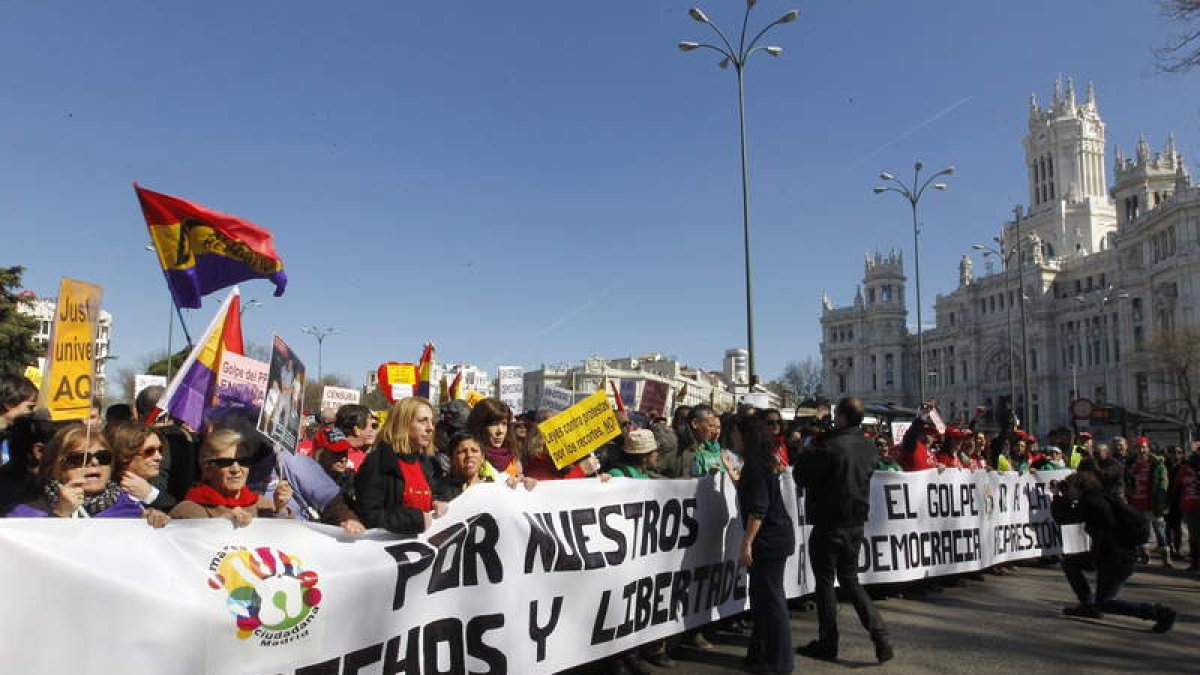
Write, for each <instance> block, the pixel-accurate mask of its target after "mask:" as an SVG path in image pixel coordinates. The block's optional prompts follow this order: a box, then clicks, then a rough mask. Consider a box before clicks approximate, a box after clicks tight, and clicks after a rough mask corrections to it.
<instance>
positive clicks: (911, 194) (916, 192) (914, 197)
mask: <svg viewBox="0 0 1200 675" xmlns="http://www.w3.org/2000/svg"><path fill="white" fill-rule="evenodd" d="M923 168H925V165H924V164H922V163H921V162H919V161H918V162H915V163H914V164H913V180H912V183H910V184H908V185H905V184H904V181H902V180H900V179H899V178H896V176H895V175H893V174H890V173H888V172H886V171H884V172H882V173H880V174H879V178H880V179H881V180H883V181H884V182H885V183H892V185H885V186H883V187H877V188H875V194H877V195H878V194H883V193H884V192H895V193H896V194H898V195H900V196H901V197H904V199H906V200H907V201H908V203H909V205H910V206H912V224H913V274H914V275H915V276H916V280H917V368H918V370H917V399H918V401H917V402H918V405H920V404H922V403H924V402H925V333H924V326H923V325H922V323H921V245H920V233H921V230H920V227H918V225H917V204H919V203H920V202H921V197H922V196H923V195H924V194H925V190H927V189H928V188H930V187H932V188H933V189H935V190H945V189H946V188H947V187H948V186H947V185H946V184H945V183H935V182H934V181H935V180H937V179H938V178H941V177H942V176H949V175H950V174H952V173H954V167H952V166H948V167H946V168H944V169H942V170H941V171H939V172H937V173H935V174H933V175H932V176H930V177H929V178H926V179H925V182H923V183H922V182H921V169H923Z"/></svg>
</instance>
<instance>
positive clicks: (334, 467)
mask: <svg viewBox="0 0 1200 675" xmlns="http://www.w3.org/2000/svg"><path fill="white" fill-rule="evenodd" d="M353 449H354V446H353V445H352V444H351V443H350V441H349V440H348V439H347V438H346V435H345V434H344V433H342V430H341V429H339V428H338V427H335V426H324V427H321V428H320V429H317V433H315V434H313V457H314V459H316V460H317V464H320V465H321V468H322V469H324V470H325V475H327V476H329V478H330V479H332V480H333V482H334V483H337V486H338V489H339V490H340V491H341V495H342V498H343V499H344V500H346V504H348V505H351V506H353V504H354V472H353V471H351V470H350V462H349V459H350V451H351V450H353Z"/></svg>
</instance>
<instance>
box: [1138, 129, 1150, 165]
mask: <svg viewBox="0 0 1200 675" xmlns="http://www.w3.org/2000/svg"><path fill="white" fill-rule="evenodd" d="M1137 161H1138V164H1145V163H1146V162H1148V161H1150V144H1149V143H1148V142H1146V134H1142V135H1141V136H1138V144H1137Z"/></svg>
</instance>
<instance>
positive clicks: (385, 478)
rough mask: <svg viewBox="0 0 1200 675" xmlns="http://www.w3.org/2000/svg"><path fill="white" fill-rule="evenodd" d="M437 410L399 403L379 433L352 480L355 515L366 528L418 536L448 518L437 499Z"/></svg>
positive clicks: (422, 403)
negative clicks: (434, 461) (439, 519)
mask: <svg viewBox="0 0 1200 675" xmlns="http://www.w3.org/2000/svg"><path fill="white" fill-rule="evenodd" d="M433 438H434V411H433V405H432V404H431V403H430V402H429V401H427V400H425V399H423V398H419V397H415V396H414V397H410V398H406V399H403V400H401V401H400V402H398V403H397V404H396V405H395V406H394V407H393V408H392V412H391V414H390V415H388V419H387V423H386V424H384V425H383V428H382V429H380V431H379V438H378V440H377V441H376V443H375V448H374V449H373V450H372V451H371V452H370V453H369V454H368V455H367V459H366V460H365V461H364V462H363V465H362V468H361V469H359V470H358V475H357V476H356V477H355V480H354V489H355V492H356V493H357V494H358V503H357V508H356V510H357V511H358V515H359V516H360V517H361V518H362V520H363V523H364V524H365V525H366V526H367V527H371V528H374V527H381V528H383V529H385V530H390V531H392V532H395V533H397V534H418V533H421V532H424V531H425V530H426V529H428V528H429V526H430V525H431V524H432V523H433V519H434V518H437V517H439V516H442V515H444V514H445V513H446V503H445V502H441V501H434V499H433V488H432V485H433V478H434V474H433V467H432V464H431V459H430V458H431V456H432V455H433V453H434V452H436V449H435V446H434V443H433Z"/></svg>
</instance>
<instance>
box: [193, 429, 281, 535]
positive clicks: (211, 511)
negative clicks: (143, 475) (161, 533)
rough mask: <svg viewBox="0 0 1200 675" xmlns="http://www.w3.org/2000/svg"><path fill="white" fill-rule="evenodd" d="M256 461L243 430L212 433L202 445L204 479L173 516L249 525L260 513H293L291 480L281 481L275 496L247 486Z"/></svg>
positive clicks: (225, 430)
mask: <svg viewBox="0 0 1200 675" xmlns="http://www.w3.org/2000/svg"><path fill="white" fill-rule="evenodd" d="M254 461H255V460H254V457H253V454H252V453H251V452H250V449H249V447H248V444H247V443H246V442H245V438H244V437H243V436H242V434H240V433H238V432H237V431H234V430H232V429H219V430H217V431H214V432H212V433H210V434H209V435H208V437H207V438H205V439H204V444H203V445H202V446H200V483H199V484H197V485H196V486H195V487H193V488H192V489H190V490H188V492H187V494H186V495H185V496H184V499H183V501H181V502H179V504H177V505H176V506H175V508H173V509H171V517H172V518H229V519H231V520H233V524H234V526H235V527H245V526H246V525H249V524H250V521H251V520H253V519H254V518H255V517H258V516H263V517H271V516H274V517H282V518H288V517H291V514H290V512H289V511H288V507H287V503H288V501H290V500H291V498H292V488H291V486H290V485H288V484H287V481H279V483H278V484H277V485H276V487H275V494H274V495H273V497H267V496H266V495H260V494H258V493H256V492H254V491H252V490H250V488H248V487H246V480H247V479H248V478H249V477H250V467H251V466H252V465H253V464H254Z"/></svg>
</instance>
